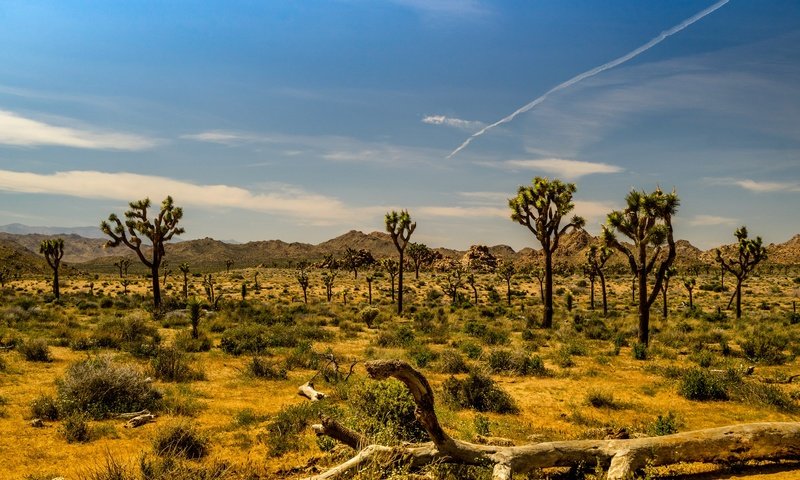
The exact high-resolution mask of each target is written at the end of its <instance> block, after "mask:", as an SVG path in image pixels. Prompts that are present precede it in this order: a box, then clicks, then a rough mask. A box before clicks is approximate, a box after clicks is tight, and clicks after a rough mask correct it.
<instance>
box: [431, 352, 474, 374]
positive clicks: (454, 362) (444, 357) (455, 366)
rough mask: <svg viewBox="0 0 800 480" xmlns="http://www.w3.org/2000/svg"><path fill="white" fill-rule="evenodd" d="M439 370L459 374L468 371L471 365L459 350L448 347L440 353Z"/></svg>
mask: <svg viewBox="0 0 800 480" xmlns="http://www.w3.org/2000/svg"><path fill="white" fill-rule="evenodd" d="M437 370H438V371H440V372H442V373H449V374H457V373H467V372H468V371H469V366H468V365H467V362H466V361H465V360H464V357H462V356H461V354H460V353H458V351H457V350H453V349H447V350H445V351H443V352H442V354H441V355H439V366H438V368H437Z"/></svg>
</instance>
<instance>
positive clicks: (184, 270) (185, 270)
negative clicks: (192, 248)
mask: <svg viewBox="0 0 800 480" xmlns="http://www.w3.org/2000/svg"><path fill="white" fill-rule="evenodd" d="M178 269H180V271H181V273H182V274H183V299H184V300H189V264H188V263H186V262H183V263H181V264H180V265H178Z"/></svg>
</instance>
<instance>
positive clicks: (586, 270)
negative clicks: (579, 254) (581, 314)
mask: <svg viewBox="0 0 800 480" xmlns="http://www.w3.org/2000/svg"><path fill="white" fill-rule="evenodd" d="M581 270H582V271H583V274H584V275H586V278H588V279H589V310H594V279H595V278H597V272H596V271H595V270H594V268H592V265H591V264H590V263H589V262H588V261H587V262H586V263H584V264H583V266H582V267H581Z"/></svg>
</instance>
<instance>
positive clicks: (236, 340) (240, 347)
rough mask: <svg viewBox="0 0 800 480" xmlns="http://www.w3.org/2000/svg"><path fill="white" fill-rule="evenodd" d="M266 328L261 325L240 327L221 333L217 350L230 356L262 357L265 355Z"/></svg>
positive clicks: (266, 342)
mask: <svg viewBox="0 0 800 480" xmlns="http://www.w3.org/2000/svg"><path fill="white" fill-rule="evenodd" d="M268 343H269V342H268V341H267V328H266V327H264V326H262V325H241V326H238V327H233V328H228V329H226V330H225V332H223V334H222V339H221V341H220V344H219V348H221V349H222V351H223V352H225V353H229V354H231V355H244V354H252V355H263V354H265V353H267V344H268Z"/></svg>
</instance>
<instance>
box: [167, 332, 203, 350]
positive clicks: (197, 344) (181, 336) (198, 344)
mask: <svg viewBox="0 0 800 480" xmlns="http://www.w3.org/2000/svg"><path fill="white" fill-rule="evenodd" d="M211 346H212V342H211V338H209V336H208V335H206V334H205V333H203V332H200V333H199V334H198V336H197V338H194V337H192V334H191V332H189V331H186V330H183V331H180V332H178V334H177V335H175V347H176V348H178V349H180V350H183V351H184V352H207V351H209V350H211Z"/></svg>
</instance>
